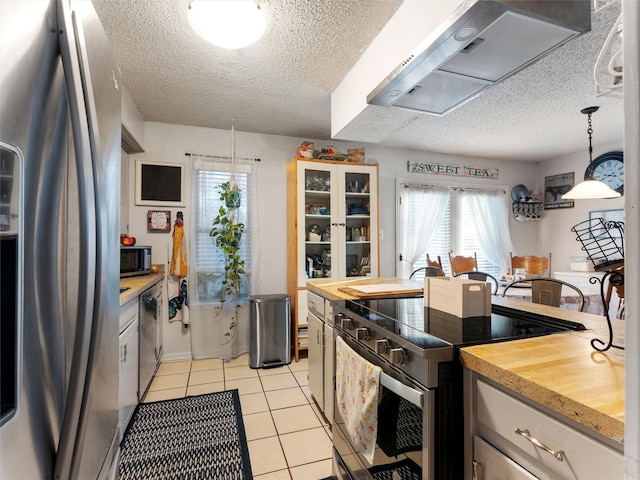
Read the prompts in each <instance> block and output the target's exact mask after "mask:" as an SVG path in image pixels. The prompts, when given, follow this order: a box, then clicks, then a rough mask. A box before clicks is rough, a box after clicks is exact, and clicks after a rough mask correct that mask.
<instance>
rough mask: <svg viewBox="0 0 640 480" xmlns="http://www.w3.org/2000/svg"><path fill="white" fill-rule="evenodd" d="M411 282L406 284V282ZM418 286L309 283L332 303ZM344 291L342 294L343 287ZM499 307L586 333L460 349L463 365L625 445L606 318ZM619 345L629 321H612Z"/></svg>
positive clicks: (522, 305) (619, 353) (515, 304)
mask: <svg viewBox="0 0 640 480" xmlns="http://www.w3.org/2000/svg"><path fill="white" fill-rule="evenodd" d="M404 282H406V283H404ZM381 283H389V284H395V283H401V284H402V283H404V284H406V285H416V282H412V281H408V280H401V279H397V278H376V279H355V280H351V281H349V280H347V281H342V282H338V281H335V280H334V281H332V280H310V281H309V282H307V289H308V290H309V291H311V292H314V293H316V294H318V295H320V296H322V297H324V298H328V299H329V300H341V299H347V300H353V299H354V298H356V297H353V296H350V295H348V294H347V293H345V291H344V288H343V287H350V286H353V285H367V284H371V285H375V284H381ZM341 288H342V290H339V289H341ZM492 302H493V303H494V304H499V305H504V306H508V307H511V308H516V309H519V310H523V311H528V312H532V313H539V314H542V315H547V316H551V317H555V318H560V319H563V320H568V321H572V322H578V323H581V324H583V325H584V326H585V327H586V328H587V329H586V330H582V331H575V332H564V333H558V334H553V335H546V336H542V337H535V338H527V339H523V340H513V341H509V342H500V343H492V344H486V345H476V346H472V347H465V348H462V349H461V352H460V359H461V361H462V363H463V364H464V365H465V366H466V367H467V368H469V369H470V370H473V371H475V372H477V373H479V374H481V375H484V376H485V377H488V378H490V379H492V380H494V381H496V382H497V383H499V384H501V385H503V386H505V387H507V388H509V389H511V390H513V391H515V392H518V393H520V394H522V395H524V396H525V397H527V398H529V399H531V400H533V401H535V402H537V403H539V404H541V405H544V406H545V407H547V408H549V409H550V410H552V411H554V412H556V413H558V414H560V415H562V416H564V417H567V418H569V419H571V420H573V421H575V422H577V423H578V424H579V425H582V426H584V427H586V428H587V429H589V430H593V431H595V432H597V433H599V434H600V435H602V436H604V437H606V438H609V439H611V440H613V441H614V442H616V443H619V444H622V443H623V441H624V350H619V349H615V348H611V349H609V350H608V351H606V352H597V351H596V350H594V349H593V347H592V346H591V340H592V339H593V338H599V339H600V340H602V341H604V342H607V341H608V338H609V333H608V329H607V322H606V319H605V317H604V316H599V315H592V314H589V313H581V312H576V311H573V310H567V309H561V308H555V307H548V306H546V305H538V304H533V303H530V302H523V301H519V300H509V299H506V298H503V297H500V296H493V297H492ZM613 331H614V344H616V345H621V346H624V322H623V321H621V320H613Z"/></svg>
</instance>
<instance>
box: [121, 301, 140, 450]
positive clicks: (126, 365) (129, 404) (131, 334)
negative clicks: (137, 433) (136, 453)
mask: <svg viewBox="0 0 640 480" xmlns="http://www.w3.org/2000/svg"><path fill="white" fill-rule="evenodd" d="M138 326H139V323H138V299H137V298H136V299H134V300H131V301H130V302H127V303H126V304H125V305H123V306H122V307H121V308H120V342H119V344H120V347H119V348H120V350H119V357H120V367H119V370H120V380H119V385H118V387H119V393H118V398H119V416H118V425H119V427H120V440H122V437H123V435H124V431H125V429H126V428H127V425H128V424H129V420H131V415H132V414H133V410H134V409H135V407H136V405H137V404H138Z"/></svg>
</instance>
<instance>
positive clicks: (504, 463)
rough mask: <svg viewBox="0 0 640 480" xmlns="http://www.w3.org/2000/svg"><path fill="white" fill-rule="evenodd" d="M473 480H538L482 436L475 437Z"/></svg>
mask: <svg viewBox="0 0 640 480" xmlns="http://www.w3.org/2000/svg"><path fill="white" fill-rule="evenodd" d="M472 478H473V480H538V477H535V476H533V475H532V474H531V473H530V472H528V471H526V470H525V469H524V468H522V467H521V466H520V465H518V464H517V463H516V462H514V461H513V460H511V459H510V458H509V457H507V456H506V455H505V454H504V453H502V452H501V451H499V450H496V449H495V448H493V446H491V445H490V444H489V443H487V442H485V441H484V440H483V439H482V438H480V437H478V436H475V437H474V439H473V477H472Z"/></svg>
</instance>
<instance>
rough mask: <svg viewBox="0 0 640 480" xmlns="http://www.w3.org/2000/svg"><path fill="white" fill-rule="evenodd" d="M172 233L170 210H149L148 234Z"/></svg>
mask: <svg viewBox="0 0 640 480" xmlns="http://www.w3.org/2000/svg"><path fill="white" fill-rule="evenodd" d="M170 231H171V211H170V210H149V211H148V212H147V232H150V233H154V232H155V233H168V232H170Z"/></svg>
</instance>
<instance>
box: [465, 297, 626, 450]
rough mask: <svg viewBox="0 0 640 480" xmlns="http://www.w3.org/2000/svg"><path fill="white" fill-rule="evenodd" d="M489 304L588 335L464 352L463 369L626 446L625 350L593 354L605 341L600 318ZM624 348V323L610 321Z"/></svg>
mask: <svg viewBox="0 0 640 480" xmlns="http://www.w3.org/2000/svg"><path fill="white" fill-rule="evenodd" d="M493 303H496V304H501V305H506V306H510V307H513V308H519V309H521V310H525V311H532V312H535V313H541V314H544V315H549V316H552V317H556V318H562V319H565V320H570V321H575V322H580V323H582V324H583V325H584V326H585V327H586V328H587V330H583V331H579V332H565V333H558V334H554V335H546V336H543V337H535V338H527V339H523V340H514V341H510V342H504V343H493V344H487V345H476V346H473V347H465V348H463V349H461V351H460V359H461V361H462V363H463V364H464V365H465V366H466V367H468V368H469V369H471V370H473V371H475V372H478V373H479V374H481V375H484V376H486V377H488V378H490V379H492V380H494V381H496V382H498V383H499V384H501V385H504V386H505V387H507V388H509V389H511V390H513V391H515V392H518V393H520V394H522V395H524V396H525V397H527V398H530V399H531V400H533V401H535V402H537V403H539V404H541V405H544V406H545V407H547V408H549V409H551V410H552V411H554V412H556V413H559V414H560V415H562V416H564V417H567V418H569V419H571V420H573V421H575V422H577V423H578V424H580V425H582V426H584V427H586V428H588V429H590V430H593V431H595V432H598V433H599V434H601V435H603V436H604V437H606V438H609V439H611V440H613V441H614V442H616V443H619V444H622V443H623V442H624V350H619V349H615V348H611V349H609V350H608V351H606V352H597V351H596V350H594V349H593V347H592V346H591V340H592V339H593V338H599V339H601V340H603V341H607V340H608V338H609V333H608V330H607V322H606V319H605V317H604V316H600V315H592V314H589V313H580V312H576V311H572V310H566V309H561V308H555V307H548V306H545V305H536V304H531V303H528V302H522V301H518V300H508V299H505V298H502V297H494V298H493ZM613 331H614V343H615V344H616V345H621V346H624V322H623V321H621V320H613Z"/></svg>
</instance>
